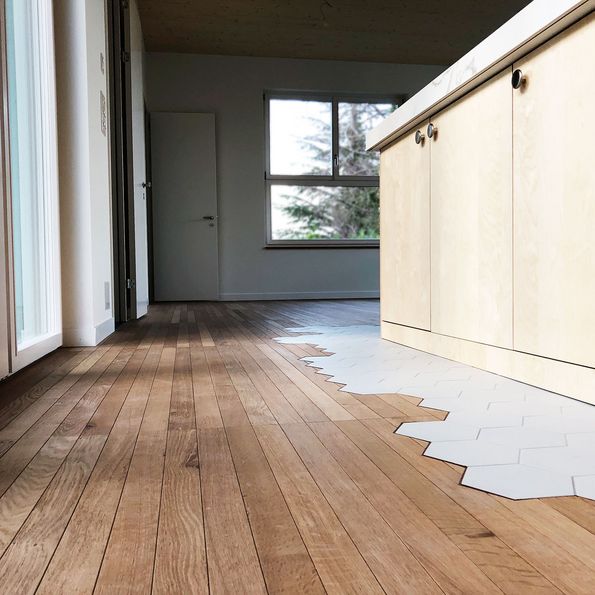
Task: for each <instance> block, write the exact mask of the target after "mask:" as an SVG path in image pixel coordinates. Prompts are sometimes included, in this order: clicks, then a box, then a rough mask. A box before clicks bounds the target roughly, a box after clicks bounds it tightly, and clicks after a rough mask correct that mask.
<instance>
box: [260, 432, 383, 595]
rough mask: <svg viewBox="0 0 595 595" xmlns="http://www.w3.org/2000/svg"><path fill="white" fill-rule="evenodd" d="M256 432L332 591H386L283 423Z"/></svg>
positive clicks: (323, 576)
mask: <svg viewBox="0 0 595 595" xmlns="http://www.w3.org/2000/svg"><path fill="white" fill-rule="evenodd" d="M255 432H256V434H257V436H258V440H259V442H260V444H261V445H262V447H263V450H264V452H265V455H266V457H267V460H268V461H269V463H270V465H271V468H272V470H273V473H274V474H275V477H276V478H277V481H278V483H279V486H280V488H281V490H282V492H283V494H284V496H285V499H286V501H287V503H288V505H289V508H290V510H291V512H292V515H293V517H294V519H295V521H296V524H297V526H298V529H299V531H300V533H301V535H302V538H303V540H304V543H305V544H306V547H307V548H308V551H309V553H310V556H311V557H312V560H313V562H314V565H315V566H316V569H317V571H318V574H319V575H320V578H321V579H322V582H323V585H324V588H325V589H326V590H327V592H329V593H337V594H339V593H341V594H353V595H359V594H361V593H383V592H384V591H383V590H382V588H381V587H380V585H379V583H378V581H377V580H376V577H375V576H374V574H373V573H372V571H371V570H370V568H369V566H368V565H367V564H366V562H365V560H364V559H363V558H362V556H361V554H360V553H359V551H358V550H357V548H356V547H355V545H354V543H353V541H352V540H351V538H350V536H349V535H348V533H347V531H346V530H345V528H344V527H343V525H342V524H341V522H340V521H339V519H338V518H337V516H336V514H335V512H334V511H333V509H332V508H331V507H330V505H329V503H328V502H327V500H326V499H325V498H324V496H323V495H322V493H321V491H320V490H319V489H318V486H317V485H316V483H315V482H314V480H313V479H312V477H311V475H310V474H309V473H308V471H307V470H306V468H305V467H304V464H303V463H302V461H301V460H300V458H299V457H298V455H297V453H296V452H295V450H294V449H293V447H292V446H291V443H290V442H289V440H288V439H287V436H286V435H285V434H284V432H283V430H282V429H281V427H280V426H258V427H257V428H255Z"/></svg>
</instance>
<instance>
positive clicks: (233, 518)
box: [198, 426, 266, 594]
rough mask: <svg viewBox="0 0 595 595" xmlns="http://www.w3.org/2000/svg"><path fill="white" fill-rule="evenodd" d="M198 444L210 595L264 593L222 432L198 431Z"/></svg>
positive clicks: (246, 519)
mask: <svg viewBox="0 0 595 595" xmlns="http://www.w3.org/2000/svg"><path fill="white" fill-rule="evenodd" d="M263 427H264V426H263ZM198 445H199V455H198V456H199V461H200V469H201V484H202V499H203V506H204V516H205V530H206V542H207V558H208V571H209V585H210V588H211V592H212V593H246V594H248V593H250V594H252V593H259V594H260V593H266V587H265V582H264V577H263V574H262V570H261V567H260V563H259V559H258V555H257V553H256V547H255V545H254V540H253V537H252V532H251V530H250V525H249V523H248V517H247V514H246V509H245V507H244V502H243V499H242V495H241V492H240V487H239V484H238V479H237V476H236V472H235V468H234V465H233V460H232V457H231V453H230V451H229V445H228V443H227V436H226V433H225V430H224V429H223V428H207V429H200V430H199V432H198Z"/></svg>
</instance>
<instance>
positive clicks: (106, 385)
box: [0, 350, 134, 593]
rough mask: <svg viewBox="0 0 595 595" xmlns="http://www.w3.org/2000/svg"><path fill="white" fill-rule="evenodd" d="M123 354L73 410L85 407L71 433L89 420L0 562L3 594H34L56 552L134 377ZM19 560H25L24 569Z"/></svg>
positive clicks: (128, 355)
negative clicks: (111, 371) (5, 589)
mask: <svg viewBox="0 0 595 595" xmlns="http://www.w3.org/2000/svg"><path fill="white" fill-rule="evenodd" d="M123 351H124V352H127V357H124V358H123V361H122V362H120V363H117V362H115V363H114V364H113V365H112V366H110V368H112V367H113V373H112V374H111V375H110V374H105V375H102V376H101V377H100V381H101V380H102V379H103V384H102V383H101V382H99V383H98V385H97V386H95V387H94V388H97V389H99V390H97V391H96V392H97V395H95V394H94V391H93V389H91V390H90V391H88V393H87V394H86V395H85V397H84V398H83V399H82V400H81V401H80V402H79V404H78V405H77V407H75V409H74V410H73V413H76V412H77V410H78V408H79V405H81V403H82V404H84V405H85V406H83V408H82V409H81V410H80V416H81V417H79V419H74V420H72V421H73V423H72V424H71V426H70V432H74V433H75V434H77V431H78V429H79V428H80V425H81V423H85V421H86V420H87V419H88V417H87V413H88V411H89V410H91V414H92V417H91V419H90V421H89V422H88V423H86V425H84V426H83V428H82V432H78V434H79V437H78V439H77V440H76V442H75V444H74V446H73V447H72V449H71V450H70V452H69V453H68V455H67V456H66V458H65V460H64V462H63V463H62V465H61V466H60V468H59V469H58V471H57V473H56V474H55V475H54V477H53V478H52V480H51V482H50V483H49V486H48V487H47V489H46V490H45V492H44V493H43V495H42V496H41V498H40V499H39V501H38V502H37V504H36V506H35V507H34V508H33V510H32V511H31V513H30V515H29V516H28V518H27V520H26V521H25V522H24V524H23V525H22V527H21V528H20V530H19V531H18V533H17V534H16V537H15V538H14V539H13V541H12V542H11V543H10V546H9V547H8V549H7V550H6V552H5V554H4V556H3V557H2V558H1V559H0V577H2V578H0V584H3V585H6V587H7V592H19V593H29V592H31V593H32V592H34V590H35V589H36V587H37V585H38V584H39V581H40V580H41V578H42V576H43V573H44V572H45V570H46V568H47V565H48V563H49V561H50V559H51V557H52V556H53V554H54V552H55V549H56V547H57V545H58V542H59V540H60V537H61V536H62V533H63V531H64V529H65V527H66V525H67V523H68V521H69V519H70V517H71V515H72V512H73V510H74V508H75V506H76V504H77V502H78V500H79V497H80V494H81V492H82V491H83V489H84V487H85V485H86V483H87V481H88V478H89V476H90V474H91V472H92V470H93V468H94V466H95V464H96V462H97V459H98V457H99V455H100V453H101V451H102V448H103V446H104V444H105V441H106V440H107V437H108V434H109V432H110V430H111V428H112V426H113V424H114V421H115V419H116V417H117V415H118V412H119V411H120V408H121V406H122V403H123V401H124V399H125V397H126V394H127V393H128V390H129V388H130V384H131V383H132V380H133V378H134V375H131V374H130V369H128V370H127V365H128V362H129V361H131V359H132V357H133V351H132V350H123ZM122 364H123V365H122ZM108 369H109V368H108ZM85 400H87V401H88V403H85ZM93 400H96V401H99V403H100V404H99V406H97V403H93ZM66 435H68V431H67V434H66ZM71 555H72V554H71ZM19 560H26V561H27V563H26V565H22V564H19V563H18V562H19ZM15 567H16V568H17V569H18V570H17V571H15Z"/></svg>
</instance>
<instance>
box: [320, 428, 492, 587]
mask: <svg viewBox="0 0 595 595" xmlns="http://www.w3.org/2000/svg"><path fill="white" fill-rule="evenodd" d="M310 428H311V429H312V430H313V431H314V433H315V434H316V436H317V437H318V439H319V440H320V441H321V442H322V443H323V444H324V446H325V447H326V448H327V450H329V452H330V454H331V455H332V456H333V457H334V459H335V460H336V461H337V462H338V463H339V464H340V465H341V467H342V468H343V470H344V471H345V472H346V473H347V474H348V475H349V477H350V478H351V479H352V481H353V482H354V483H355V484H356V485H357V486H358V488H359V489H360V490H361V491H362V493H363V494H364V496H365V497H366V498H367V499H368V500H369V501H370V503H371V504H372V506H374V508H375V509H376V510H377V511H378V512H379V513H380V514H381V515H382V517H383V518H384V519H385V521H386V522H387V523H388V524H389V525H390V526H391V527H392V529H393V530H394V531H395V533H396V534H397V535H398V536H399V537H400V538H401V539H402V541H403V542H404V543H405V545H406V546H407V547H408V549H409V550H410V551H411V553H412V554H413V555H414V556H415V558H416V559H417V560H418V561H419V562H420V563H421V564H422V566H423V567H424V568H425V569H426V571H427V572H428V573H429V574H430V575H431V576H432V578H433V579H434V580H435V581H436V583H438V585H439V586H440V588H441V589H442V590H443V591H444V592H445V593H461V592H462V593H469V594H472V593H501V590H500V589H499V588H497V587H496V586H495V584H494V583H493V582H492V581H491V580H489V579H488V577H487V576H486V575H485V574H484V573H483V572H481V571H480V570H479V568H478V567H477V566H476V565H475V564H473V563H472V562H471V560H470V559H469V558H467V557H466V556H465V554H464V553H463V552H462V551H461V550H460V549H459V548H458V547H457V546H456V545H455V544H454V543H452V542H451V541H450V540H449V539H448V537H447V536H446V535H445V534H444V533H442V531H440V529H439V528H438V527H437V526H436V525H435V524H434V523H433V522H432V521H431V520H430V519H429V518H428V517H427V516H426V515H425V514H424V513H423V512H422V511H421V510H420V509H419V508H418V507H417V506H416V505H415V504H414V503H413V502H412V501H411V500H410V499H409V498H408V497H407V496H406V495H405V494H404V493H403V492H402V491H401V490H400V489H399V488H398V487H397V485H395V484H394V483H392V482H391V481H390V479H389V478H388V477H387V476H386V475H384V473H382V471H381V470H380V469H379V468H378V467H376V465H375V464H374V463H373V462H372V461H370V459H368V457H366V455H365V454H364V453H363V452H362V451H360V450H359V449H358V448H357V447H356V446H355V445H354V444H353V443H352V442H351V441H350V440H349V438H347V436H346V435H345V434H343V433H342V432H341V430H340V429H339V428H338V427H337V426H336V425H335V424H331V423H318V424H311V425H310Z"/></svg>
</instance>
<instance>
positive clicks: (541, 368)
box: [368, 0, 595, 403]
mask: <svg viewBox="0 0 595 595" xmlns="http://www.w3.org/2000/svg"><path fill="white" fill-rule="evenodd" d="M594 9H595V2H592V1H587V2H585V1H583V2H576V1H571V0H562V1H560V2H551V1H550V0H535V1H534V2H532V3H531V4H530V5H529V6H527V8H525V9H524V10H522V11H521V12H520V13H519V14H518V15H517V16H515V17H514V18H513V19H511V20H510V21H509V22H508V23H506V24H505V25H504V26H503V27H502V28H501V29H499V30H498V31H496V32H495V33H494V34H493V35H492V36H490V37H488V38H487V39H486V40H485V41H484V42H482V44H480V45H479V46H478V47H477V48H476V49H475V50H472V51H471V52H470V53H469V54H468V55H467V56H464V57H463V58H461V60H460V61H459V62H457V64H455V65H454V66H453V67H451V68H450V69H449V70H447V71H446V72H445V74H444V75H442V76H441V77H439V78H438V79H437V80H436V81H434V82H433V83H430V85H428V86H427V87H426V88H425V89H423V90H422V91H420V93H419V94H418V95H416V96H414V97H412V98H411V99H410V100H409V101H408V102H406V103H405V104H404V105H403V106H402V107H400V108H399V109H397V110H396V112H395V113H394V114H392V115H391V116H390V117H389V118H388V119H387V120H386V121H384V122H383V123H382V124H381V125H380V126H379V127H378V128H377V129H375V130H374V131H372V133H370V135H369V136H368V145H369V146H370V147H371V148H377V149H380V150H381V170H380V196H381V303H382V310H381V311H382V335H383V337H385V338H387V339H390V340H391V341H395V342H398V343H402V344H404V345H408V346H410V347H414V348H417V349H421V350H424V351H428V352H430V353H434V354H436V355H440V356H443V357H447V358H449V359H453V360H457V361H460V362H463V363H466V364H470V365H472V366H475V367H478V368H482V369H485V370H489V371H491V372H495V373H497V374H501V375H503V376H508V377H510V378H514V379H516V380H520V381H522V382H526V383H528V384H532V385H535V386H539V387H542V388H545V389H547V390H550V391H554V392H558V393H561V394H564V395H567V396H571V397H574V398H577V399H580V400H583V401H586V402H589V403H595V369H594V368H595V340H594V338H595V301H594V297H595V241H594V235H593V230H595V167H594V166H593V164H594V163H595V142H594V139H595V119H594V118H593V117H592V113H591V112H592V106H593V97H594V96H595V13H594V12H593V10H594Z"/></svg>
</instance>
